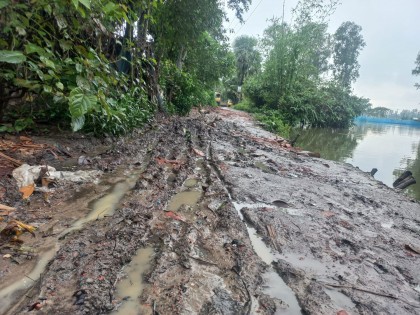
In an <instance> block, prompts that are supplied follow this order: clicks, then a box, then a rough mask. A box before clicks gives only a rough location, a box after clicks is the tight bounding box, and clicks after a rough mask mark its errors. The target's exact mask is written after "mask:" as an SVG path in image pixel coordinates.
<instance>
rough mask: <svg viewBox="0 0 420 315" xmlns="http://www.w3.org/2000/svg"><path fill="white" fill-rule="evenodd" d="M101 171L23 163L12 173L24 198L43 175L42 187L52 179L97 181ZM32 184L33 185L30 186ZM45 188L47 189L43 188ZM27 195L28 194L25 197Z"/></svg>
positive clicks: (82, 181) (83, 181)
mask: <svg viewBox="0 0 420 315" xmlns="http://www.w3.org/2000/svg"><path fill="white" fill-rule="evenodd" d="M101 174H102V172H101V171H95V170H91V171H81V170H79V171H76V172H68V171H57V170H56V169H55V168H54V167H51V166H48V165H45V166H42V165H33V166H31V165H28V164H23V165H21V166H20V167H18V168H16V169H15V170H14V171H13V173H12V175H13V177H14V178H15V179H16V181H17V182H18V186H19V187H20V191H21V192H22V193H23V195H24V199H26V198H27V197H29V196H30V195H31V194H32V192H33V191H32V192H31V189H32V187H33V189H35V182H37V181H38V180H39V177H40V176H41V184H42V187H44V188H45V187H48V184H49V183H50V182H52V181H55V182H66V181H68V182H76V183H85V182H93V183H97V181H98V177H99V175H101ZM30 186H32V187H30ZM41 190H43V191H44V190H45V189H41ZM25 196H27V197H26V198H25Z"/></svg>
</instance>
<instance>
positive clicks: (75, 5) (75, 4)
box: [71, 0, 79, 9]
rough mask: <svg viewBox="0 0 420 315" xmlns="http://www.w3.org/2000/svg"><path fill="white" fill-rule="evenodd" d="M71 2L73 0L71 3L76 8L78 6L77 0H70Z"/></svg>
mask: <svg viewBox="0 0 420 315" xmlns="http://www.w3.org/2000/svg"><path fill="white" fill-rule="evenodd" d="M71 2H73V5H74V7H75V8H76V9H77V8H78V7H79V0H71Z"/></svg>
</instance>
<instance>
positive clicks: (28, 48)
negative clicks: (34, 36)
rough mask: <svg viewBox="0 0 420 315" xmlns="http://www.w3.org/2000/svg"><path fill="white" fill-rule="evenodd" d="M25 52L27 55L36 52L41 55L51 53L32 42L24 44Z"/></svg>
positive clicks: (44, 55) (47, 55)
mask: <svg viewBox="0 0 420 315" xmlns="http://www.w3.org/2000/svg"><path fill="white" fill-rule="evenodd" d="M25 52H26V54H27V55H29V54H33V53H37V54H38V55H40V56H42V57H49V56H51V53H49V52H47V51H46V50H45V49H44V48H42V47H40V46H38V45H35V44H32V43H28V44H26V45H25Z"/></svg>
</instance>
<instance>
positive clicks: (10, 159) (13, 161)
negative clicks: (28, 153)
mask: <svg viewBox="0 0 420 315" xmlns="http://www.w3.org/2000/svg"><path fill="white" fill-rule="evenodd" d="M0 156H1V157H2V158H4V159H6V160H8V161H9V162H12V164H13V165H15V166H21V165H22V164H23V163H22V162H21V161H19V160H16V159H14V158H11V157H10V156H8V155H6V154H3V153H1V152H0Z"/></svg>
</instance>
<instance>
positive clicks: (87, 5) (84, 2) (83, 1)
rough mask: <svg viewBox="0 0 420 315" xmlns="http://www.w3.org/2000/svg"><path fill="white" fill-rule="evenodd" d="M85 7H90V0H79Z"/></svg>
mask: <svg viewBox="0 0 420 315" xmlns="http://www.w3.org/2000/svg"><path fill="white" fill-rule="evenodd" d="M79 2H80V3H81V4H83V5H84V6H85V7H86V8H88V9H90V0H79Z"/></svg>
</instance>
